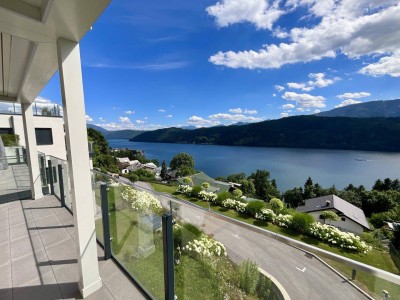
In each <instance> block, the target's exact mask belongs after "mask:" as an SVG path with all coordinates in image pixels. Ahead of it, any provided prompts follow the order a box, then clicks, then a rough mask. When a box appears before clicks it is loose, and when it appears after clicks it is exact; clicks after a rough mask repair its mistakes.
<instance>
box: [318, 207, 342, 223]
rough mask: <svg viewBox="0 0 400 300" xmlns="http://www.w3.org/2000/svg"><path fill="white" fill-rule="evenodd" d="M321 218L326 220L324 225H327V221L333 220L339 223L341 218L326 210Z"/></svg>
mask: <svg viewBox="0 0 400 300" xmlns="http://www.w3.org/2000/svg"><path fill="white" fill-rule="evenodd" d="M321 218H322V219H324V224H325V223H326V220H331V221H339V220H340V218H339V216H338V215H337V214H336V213H335V212H334V211H331V210H326V211H324V212H322V214H321Z"/></svg>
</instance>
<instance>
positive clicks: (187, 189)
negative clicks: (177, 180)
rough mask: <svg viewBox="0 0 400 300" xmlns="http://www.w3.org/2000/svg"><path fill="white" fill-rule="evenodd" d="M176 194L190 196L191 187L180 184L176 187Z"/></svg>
mask: <svg viewBox="0 0 400 300" xmlns="http://www.w3.org/2000/svg"><path fill="white" fill-rule="evenodd" d="M176 191H177V192H178V193H182V194H186V195H190V193H191V192H192V187H191V186H189V185H186V184H180V185H179V186H178V189H177V190H176Z"/></svg>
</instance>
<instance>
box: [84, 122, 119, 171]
mask: <svg viewBox="0 0 400 300" xmlns="http://www.w3.org/2000/svg"><path fill="white" fill-rule="evenodd" d="M87 133H88V140H89V141H91V142H93V154H94V155H93V166H94V167H97V168H100V169H101V171H102V172H104V173H106V172H107V171H110V172H118V168H117V163H116V159H115V157H113V156H112V155H111V151H110V147H109V145H108V142H107V140H106V139H105V137H104V135H103V134H102V133H101V132H99V131H97V130H95V129H93V128H88V130H87Z"/></svg>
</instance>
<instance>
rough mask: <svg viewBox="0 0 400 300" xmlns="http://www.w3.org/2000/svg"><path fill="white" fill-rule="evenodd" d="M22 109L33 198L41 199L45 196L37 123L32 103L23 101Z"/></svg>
mask: <svg viewBox="0 0 400 300" xmlns="http://www.w3.org/2000/svg"><path fill="white" fill-rule="evenodd" d="M21 110H22V121H23V126H24V135H25V148H26V156H27V161H28V169H29V179H30V183H31V190H32V199H39V198H41V197H43V191H42V181H41V179H40V170H39V158H38V153H37V147H36V133H35V125H34V124H33V112H32V104H27V103H22V104H21Z"/></svg>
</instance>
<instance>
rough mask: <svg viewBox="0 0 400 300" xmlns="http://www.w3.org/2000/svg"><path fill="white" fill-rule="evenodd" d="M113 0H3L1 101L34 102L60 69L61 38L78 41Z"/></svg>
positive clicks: (0, 0)
mask: <svg viewBox="0 0 400 300" xmlns="http://www.w3.org/2000/svg"><path fill="white" fill-rule="evenodd" d="M110 2H111V0H0V101H10V102H21V103H32V102H33V101H34V100H35V98H36V97H37V95H38V94H39V93H40V91H41V90H42V89H43V88H44V87H45V85H46V84H47V82H48V81H49V80H50V78H51V77H52V76H53V75H54V73H55V72H56V71H57V69H58V63H57V47H56V42H57V39H58V38H66V39H69V40H72V41H75V42H79V41H80V40H81V39H82V37H83V36H84V35H85V33H86V32H87V31H88V30H89V29H90V27H91V26H92V24H93V23H94V22H95V21H96V19H97V18H98V17H99V16H100V14H101V13H102V12H103V10H104V9H105V8H106V7H107V6H108V4H109V3H110Z"/></svg>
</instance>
